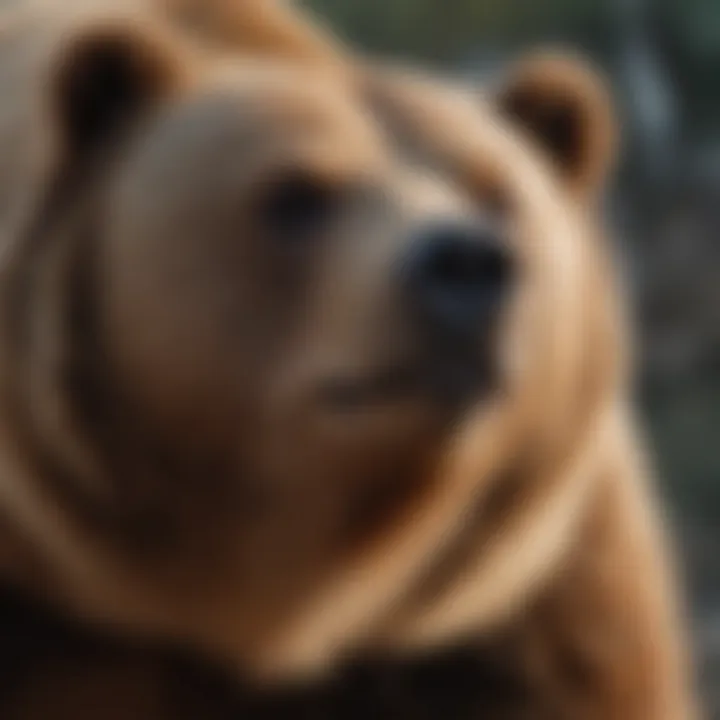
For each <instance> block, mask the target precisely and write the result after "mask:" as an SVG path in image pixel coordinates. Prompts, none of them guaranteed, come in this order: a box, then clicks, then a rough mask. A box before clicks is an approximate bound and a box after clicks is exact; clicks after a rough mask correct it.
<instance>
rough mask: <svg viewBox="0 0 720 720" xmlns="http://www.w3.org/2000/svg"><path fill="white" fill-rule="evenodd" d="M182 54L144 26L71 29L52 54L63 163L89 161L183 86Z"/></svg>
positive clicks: (54, 115)
mask: <svg viewBox="0 0 720 720" xmlns="http://www.w3.org/2000/svg"><path fill="white" fill-rule="evenodd" d="M183 67H184V64H183V62H182V59H181V53H180V52H179V49H178V48H175V46H174V44H173V43H172V42H171V41H170V39H169V38H166V37H164V36H163V35H162V34H159V33H157V32H155V31H154V29H151V28H150V27H146V26H143V25H142V24H140V23H134V22H121V21H114V22H108V23H103V24H90V25H89V26H87V27H82V28H79V29H76V30H73V31H72V32H71V33H69V34H68V36H67V37H66V38H64V40H63V42H62V44H61V46H60V47H59V48H57V52H55V53H53V58H52V67H51V69H50V80H49V82H48V83H47V88H48V91H49V93H50V97H49V107H48V108H47V113H48V116H49V120H50V123H51V127H50V130H51V132H52V133H53V135H54V140H55V142H56V143H57V148H58V150H59V154H60V157H61V162H62V161H67V160H78V159H81V158H85V159H87V157H88V156H89V155H91V154H92V153H94V152H96V151H98V150H100V149H101V148H103V147H104V146H106V145H107V144H109V143H111V142H112V141H113V140H116V139H117V138H118V137H119V136H120V135H121V134H122V133H123V132H124V131H126V130H128V129H129V128H130V126H132V125H133V124H134V123H136V122H139V121H140V120H141V119H142V118H143V117H144V116H146V115H147V114H148V113H150V112H151V111H152V109H153V108H154V107H155V106H156V105H157V104H158V103H159V102H160V101H162V100H163V99H164V98H166V97H168V95H169V94H171V93H172V92H173V91H174V90H176V89H177V88H179V87H180V86H181V85H182V82H183V79H184V72H183Z"/></svg>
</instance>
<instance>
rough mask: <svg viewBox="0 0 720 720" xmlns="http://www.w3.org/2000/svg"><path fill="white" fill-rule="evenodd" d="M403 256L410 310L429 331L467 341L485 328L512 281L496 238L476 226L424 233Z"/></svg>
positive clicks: (451, 226) (447, 226) (445, 226)
mask: <svg viewBox="0 0 720 720" xmlns="http://www.w3.org/2000/svg"><path fill="white" fill-rule="evenodd" d="M407 252H408V254H407V255H406V257H405V262H404V263H403V266H404V273H405V284H406V287H407V290H408V291H409V294H410V302H411V303H412V305H413V307H414V311H415V312H416V313H417V314H418V315H419V316H420V318H421V320H422V322H423V323H424V324H426V325H427V328H428V329H429V330H431V331H435V332H438V333H440V334H441V335H445V336H448V335H450V336H454V337H456V338H458V339H460V338H463V337H464V338H467V339H471V338H473V337H475V336H476V335H477V334H481V333H482V331H483V330H485V329H487V325H488V324H490V323H492V321H493V320H494V318H495V315H496V314H497V312H498V310H499V309H500V307H501V305H502V302H503V300H504V298H505V295H506V292H507V290H508V288H509V285H510V282H511V276H512V259H511V257H510V253H509V250H508V249H507V247H506V246H505V244H504V242H503V238H502V237H501V236H500V234H499V233H498V232H497V231H495V230H493V229H492V228H490V227H487V226H484V225H480V224H478V225H475V224H470V223H468V224H459V223H444V224H438V225H434V226H433V227H430V228H425V229H424V230H422V231H421V232H420V233H419V234H418V236H417V237H416V238H415V239H414V241H413V242H412V243H411V246H410V248H409V250H408V251H407Z"/></svg>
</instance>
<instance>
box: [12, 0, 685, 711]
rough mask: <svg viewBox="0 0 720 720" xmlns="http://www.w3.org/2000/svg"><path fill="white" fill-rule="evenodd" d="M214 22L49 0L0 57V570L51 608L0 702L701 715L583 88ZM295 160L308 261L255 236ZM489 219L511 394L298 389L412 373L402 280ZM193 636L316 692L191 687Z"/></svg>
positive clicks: (33, 615) (242, 670)
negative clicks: (629, 387) (436, 241)
mask: <svg viewBox="0 0 720 720" xmlns="http://www.w3.org/2000/svg"><path fill="white" fill-rule="evenodd" d="M173 7H175V6H174V5H172V6H171V10H172V8H173ZM199 7H202V8H205V9H207V8H212V12H210V13H209V15H203V12H206V10H203V11H201V12H200V16H199V17H200V19H198V15H195V16H192V18H191V20H192V21H191V22H189V23H188V20H187V16H186V15H183V16H182V22H175V20H176V19H178V18H179V16H176V15H175V14H174V10H173V11H172V12H171V14H170V20H171V22H169V21H168V15H167V12H166V10H167V5H165V6H163V7H162V8H160V7H156V6H152V5H151V4H150V3H138V4H137V5H133V6H127V7H125V8H123V9H121V8H119V7H118V6H117V4H116V3H112V2H109V3H104V4H98V3H89V4H87V3H86V4H80V3H77V4H75V3H74V4H73V6H72V11H71V9H70V8H68V7H67V6H63V7H60V6H59V5H57V4H54V3H41V4H39V5H36V6H33V7H29V8H22V9H21V12H20V14H19V15H18V16H17V17H16V18H15V19H13V21H12V23H9V24H8V28H7V29H6V37H5V39H4V41H3V43H2V46H0V91H1V92H2V94H3V97H12V98H13V102H12V103H8V104H7V105H6V106H3V109H2V111H1V112H2V113H3V117H2V123H1V126H2V133H1V134H0V158H2V162H0V167H2V170H1V171H0V173H1V175H0V211H1V212H0V222H1V223H2V225H1V227H2V232H3V237H4V239H5V240H4V241H5V243H6V246H5V247H4V248H3V252H4V256H3V266H2V276H1V277H0V317H1V318H2V321H1V322H0V329H1V331H2V333H3V342H2V344H0V347H2V352H1V353H0V380H1V382H2V385H1V388H2V402H1V403H0V413H1V415H0V429H1V430H2V432H1V433H0V461H1V463H2V473H1V475H0V478H1V480H0V508H2V513H3V519H2V541H3V542H2V547H3V552H2V555H0V560H1V561H2V568H3V575H4V577H5V578H6V583H8V585H10V584H12V586H14V587H15V588H16V589H17V591H18V592H20V593H21V595H22V597H23V598H28V597H34V598H35V599H37V600H40V601H42V602H43V603H44V604H45V605H51V606H52V608H53V612H54V613H58V614H59V615H66V616H68V617H69V620H68V622H70V623H71V627H70V629H68V628H66V627H63V625H62V623H61V622H60V621H57V622H56V621H54V620H53V621H49V624H47V625H46V624H45V623H46V622H48V621H47V620H46V618H45V616H46V612H47V611H45V610H37V611H36V610H34V609H33V608H32V607H31V606H30V605H29V604H28V606H27V607H26V606H25V601H24V600H23V601H20V603H19V604H18V603H15V601H14V600H13V601H9V603H8V610H7V612H6V613H5V616H6V617H7V618H10V621H11V624H15V625H16V626H17V627H20V628H25V627H27V628H28V632H27V636H28V638H33V639H34V640H33V642H30V641H29V640H28V642H27V643H24V642H23V641H22V638H20V640H19V641H18V642H17V643H16V645H15V652H17V653H18V657H20V658H21V661H18V660H17V659H16V658H12V657H11V658H10V660H9V661H8V662H9V663H10V664H11V665H12V666H13V667H15V668H20V670H16V672H20V674H21V675H22V678H24V681H23V682H19V684H18V688H19V689H15V690H14V692H13V693H12V696H13V697H12V700H9V699H7V700H6V706H7V707H8V708H11V710H10V711H9V712H12V713H14V715H12V714H11V715H10V717H16V718H18V720H20V719H27V720H36V719H37V718H48V719H49V720H52V718H54V717H57V718H63V717H93V716H95V715H94V714H93V713H96V712H97V711H96V709H95V710H93V709H91V708H93V707H94V708H97V706H98V705H99V704H105V703H108V704H114V707H115V706H117V713H118V718H120V719H124V718H125V717H133V718H140V719H141V720H144V719H145V718H147V720H159V719H162V718H164V717H182V716H183V715H182V713H185V716H187V717H207V718H213V717H214V716H217V717H226V716H233V714H234V713H238V714H239V715H240V716H242V717H273V716H278V715H277V714H278V713H283V712H284V713H286V715H287V716H288V717H299V716H304V715H303V713H308V714H310V715H311V714H312V713H313V712H316V711H317V712H322V709H323V708H325V710H328V709H329V710H330V711H332V712H333V713H334V715H333V716H338V717H353V714H355V716H360V717H368V716H378V715H379V716H380V717H418V718H420V717H427V716H428V714H427V713H429V712H432V713H433V714H432V717H440V716H444V715H448V714H449V715H450V716H451V717H476V716H479V715H481V716H483V717H488V718H495V717H497V718H505V717H509V718H528V719H529V718H548V719H550V718H553V719H556V718H574V719H575V718H577V719H578V720H580V719H582V718H587V719H588V720H591V719H592V718H598V719H599V718H608V717H612V718H618V720H623V719H624V718H627V719H628V720H631V719H632V720H635V719H636V718H647V719H648V720H665V719H667V720H683V719H684V718H691V717H693V713H694V708H693V707H692V700H691V697H690V695H691V694H690V690H689V688H688V682H687V668H686V661H685V657H684V652H685V651H684V648H683V638H682V633H681V631H680V629H679V624H680V623H679V609H678V608H677V607H676V600H675V591H674V587H673V586H674V582H673V580H672V578H671V576H670V573H669V572H668V570H667V567H666V565H667V557H668V551H667V550H666V549H665V547H664V541H663V538H662V534H663V533H662V526H661V523H660V521H659V513H658V512H657V511H656V509H655V508H654V506H653V500H652V498H653V492H652V490H651V489H649V488H648V486H647V484H646V480H645V477H646V472H645V470H644V468H643V467H642V462H641V460H640V456H641V452H640V450H639V449H638V448H639V446H640V443H638V441H637V440H636V438H635V434H634V430H633V426H634V421H633V419H632V418H631V417H630V413H629V412H628V410H627V408H626V404H625V397H626V387H625V372H626V371H625V358H624V357H623V353H624V350H625V346H626V339H625V337H624V332H623V324H622V313H621V312H620V310H619V308H618V307H617V305H618V303H617V298H618V293H617V288H616V287H615V284H614V280H613V274H612V270H611V263H610V261H609V258H608V257H607V251H606V248H605V246H604V242H603V238H602V233H601V232H600V231H599V230H598V228H597V221H596V217H595V216H596V214H597V211H596V208H595V200H596V196H597V194H598V192H599V191H600V188H601V185H602V183H603V181H604V177H605V175H606V173H607V171H608V168H609V164H610V158H611V156H612V146H613V142H614V137H613V129H612V118H611V113H610V111H609V104H608V101H607V98H606V96H605V94H604V91H603V89H602V86H601V84H600V83H599V82H598V81H597V79H596V78H595V76H594V75H593V74H592V73H591V72H590V71H588V70H586V69H583V67H582V66H580V65H579V64H578V63H574V62H571V61H569V60H567V59H560V58H553V57H547V58H543V59H537V60H535V61H531V62H529V63H528V64H526V65H523V66H521V67H519V68H518V70H517V72H516V73H514V74H513V73H511V74H510V77H509V79H507V80H506V81H505V83H504V84H503V85H501V86H500V87H499V88H498V89H497V90H496V91H495V92H493V93H491V94H488V95H487V96H486V97H484V98H477V97H476V96H474V95H473V94H471V93H468V92H467V91H466V90H465V89H450V87H449V85H448V84H447V83H439V82H433V81H430V80H427V79H423V78H419V77H416V76H413V75H412V74H409V73H406V72H393V71H389V70H387V69H386V68H379V69H378V68H375V67H372V66H365V65H364V64H363V63H362V62H361V61H359V60H357V61H356V60H353V61H352V62H351V61H350V60H349V59H347V60H346V59H343V57H342V53H341V52H340V51H339V50H338V49H337V48H336V46H335V44H334V43H333V42H331V41H330V40H328V41H327V42H326V39H325V38H324V37H323V36H322V34H319V33H318V34H316V33H315V30H314V29H313V28H312V27H307V26H305V25H302V24H298V25H296V24H295V22H296V21H295V20H294V19H292V16H291V15H290V14H287V15H286V14H284V11H283V10H282V8H281V6H280V5H277V6H275V5H274V4H273V5H271V4H268V5H266V6H263V7H264V8H267V9H266V10H263V11H260V10H259V9H258V10H257V14H255V10H253V11H250V12H249V13H247V14H246V13H245V12H238V14H237V15H236V14H235V12H234V7H237V8H241V7H242V8H245V9H247V8H249V7H250V6H249V5H244V6H243V5H242V4H238V5H237V6H232V5H231V4H228V3H213V4H212V5H211V6H197V5H195V9H196V10H197V9H198V8H199ZM252 7H253V8H259V5H253V6H252ZM218 8H219V9H220V10H221V11H222V12H223V13H225V12H230V13H231V14H230V15H221V17H224V18H225V20H224V21H223V22H222V23H220V24H219V25H217V24H215V23H216V21H217V16H215V15H213V12H214V11H215V10H218ZM262 12H267V13H276V12H277V13H279V14H278V16H277V19H273V18H274V16H272V17H271V16H270V15H268V16H264V15H262ZM203 17H205V18H207V17H209V18H210V20H213V21H212V22H210V21H208V22H206V21H205V20H203V19H202V18H203ZM228 18H233V22H230V21H229V20H228ZM236 21H237V23H236ZM298 22H299V21H298ZM257 23H260V24H263V27H266V28H267V32H265V31H263V32H262V33H257V34H256V33H255V29H256V27H257ZM217 28H222V29H223V31H225V30H227V34H225V32H223V36H222V37H220V36H217V37H216V34H217V33H218V32H219V30H217ZM233 28H235V30H234V29H233ZM247 28H251V29H252V32H251V33H249V34H248V32H247ZM288 34H289V35H290V36H291V38H288ZM249 37H255V38H256V41H252V42H250V40H248V38H249ZM198 38H201V39H202V40H203V42H201V43H198V42H197V39H198ZM220 43H223V44H222V45H220ZM236 48H237V49H242V50H243V52H236ZM218 50H220V51H219V52H218ZM260 55H269V57H265V58H264V59H260ZM284 55H288V56H289V57H290V60H291V62H287V61H286V60H283V59H282V57H281V56H284ZM299 59H303V60H308V59H312V60H313V62H310V63H307V62H303V63H299V62H297V61H298V60H299ZM315 60H318V61H319V62H314V61H315ZM328 67H331V68H334V69H337V68H343V69H344V70H348V69H349V72H347V73H345V72H343V73H341V74H340V75H338V74H336V73H330V74H327V73H325V72H321V71H320V70H322V69H324V68H328ZM108 83H113V84H112V85H111V87H112V88H113V89H114V91H115V92H114V94H113V95H111V96H109V97H107V96H104V95H103V94H102V92H101V91H102V88H103V87H106V86H107V85H108ZM118 96H121V97H122V98H123V102H122V103H119V104H118V103H114V102H113V100H114V98H116V97H118ZM103 100H104V101H105V104H103V103H101V102H100V101H103ZM98 108H101V109H103V110H107V112H101V113H99V112H97V109H98ZM369 111H372V112H369ZM418 169H419V170H420V171H418ZM298 174H299V175H300V176H301V180H302V181H303V182H305V183H306V182H308V181H309V182H310V183H311V185H312V187H313V190H319V191H320V192H321V194H322V200H323V203H326V202H327V203H329V204H330V206H331V208H332V209H333V210H334V212H333V214H332V220H330V219H324V220H323V222H321V223H320V224H319V226H317V227H315V226H314V225H313V233H312V234H313V237H312V241H311V242H309V243H308V242H307V238H304V239H303V238H295V237H291V238H286V237H285V235H287V234H288V233H290V234H292V233H293V232H295V231H294V230H293V228H290V229H288V228H280V229H278V228H276V227H275V226H274V225H267V221H270V222H271V223H272V222H273V215H272V207H273V206H272V205H270V206H269V210H268V209H267V207H268V206H266V205H265V203H267V201H268V198H270V199H272V197H273V194H272V191H273V188H278V187H282V183H283V182H285V181H286V180H287V179H288V178H289V179H290V180H293V178H296V179H297V176H298ZM198 180H200V181H199V182H198ZM263 208H265V211H264V213H265V214H263ZM323 208H326V206H325V205H324V204H323V205H321V210H320V211H321V213H322V212H323ZM476 214H480V215H481V216H488V217H489V216H494V215H499V216H500V217H501V218H502V219H503V221H504V222H506V223H507V227H508V233H509V242H510V243H511V246H512V249H513V253H514V255H515V257H516V259H517V263H518V266H519V267H520V269H521V275H520V277H521V282H520V283H519V285H518V288H517V291H516V293H515V296H514V298H513V302H512V303H511V304H510V306H509V307H508V308H507V312H506V317H505V318H504V322H503V325H502V328H501V331H500V332H499V334H498V337H497V341H496V347H495V350H496V352H497V356H498V358H499V360H500V365H501V370H502V372H501V381H502V382H501V384H502V390H500V389H496V391H495V392H493V393H492V394H491V395H490V396H488V397H483V398H482V399H479V400H478V401H477V403H476V404H475V405H474V406H473V407H472V408H471V409H470V410H469V411H467V412H466V413H464V414H462V415H457V416H455V417H451V418H448V417H447V416H446V414H445V413H444V412H441V411H440V409H439V408H438V407H437V406H436V405H435V404H434V403H433V402H429V401H428V400H427V399H425V398H424V397H413V398H412V400H411V401H408V400H404V401H402V402H389V403H387V404H381V405H380V406H379V407H369V408H365V409H361V410H359V411H357V412H356V413H350V414H349V415H343V414H340V415H335V414H334V413H333V412H331V411H328V410H327V409H326V408H324V407H323V406H322V405H321V406H319V407H318V404H317V402H316V401H315V400H314V398H315V397H316V395H315V393H316V392H317V390H318V388H320V389H322V388H324V387H325V385H324V384H325V383H326V382H327V381H328V380H331V381H332V380H335V378H337V377H340V379H341V380H342V379H345V378H348V377H349V378H360V379H362V378H364V377H366V376H369V375H372V374H373V373H375V372H377V371H378V369H384V368H385V367H387V366H388V365H392V364H393V363H397V362H408V360H407V358H408V357H410V358H413V359H414V358H416V357H422V353H423V352H425V350H423V349H422V348H421V347H420V345H419V343H418V340H417V338H416V337H415V336H414V334H413V331H412V329H411V328H410V327H409V324H408V322H407V318H406V317H405V314H404V310H403V307H402V303H401V302H400V300H399V298H398V292H397V289H396V287H395V286H394V284H393V277H392V274H391V268H392V267H394V261H395V259H396V258H397V257H398V256H399V255H400V254H401V253H402V252H404V251H405V250H406V249H407V246H408V244H409V243H410V242H411V241H412V238H413V237H414V234H415V233H416V231H418V230H421V229H422V228H423V227H424V226H425V225H426V224H427V223H428V222H430V221H432V220H433V218H435V217H437V216H443V217H452V218H461V219H462V218H465V219H466V218H468V217H474V216H475V215H476ZM323 218H324V215H323ZM311 222H312V218H311ZM277 233H280V234H282V235H283V238H281V240H283V241H287V240H288V239H289V240H290V241H291V242H295V241H297V240H300V241H301V242H300V243H297V244H295V245H291V246H290V247H284V246H278V245H277V242H276V241H277V240H278V238H276V237H275V234H277ZM288 253H290V254H288ZM28 603H29V601H28ZM98 623H101V624H102V630H100V629H97V630H94V629H93V628H94V627H95V626H96V625H97V624H98ZM80 625H84V626H85V628H86V629H85V630H81V629H80V627H79V626H80ZM86 633H87V637H86V636H85V634H86ZM97 634H99V635H101V636H103V635H104V636H105V638H104V639H103V637H96V636H95V635H97ZM108 635H109V636H110V637H112V638H114V640H110V639H109V638H108V637H107V636H108ZM118 644H119V645H118ZM11 645H12V644H11ZM178 647H179V648H180V650H178V652H182V653H183V654H189V655H191V656H193V657H195V656H197V658H198V659H205V660H206V661H208V662H214V663H217V664H218V665H221V666H224V667H225V668H226V670H227V671H228V673H229V675H231V676H232V677H235V678H238V677H239V678H240V680H239V681H238V682H240V683H241V684H242V683H244V684H245V685H246V686H247V687H252V688H258V687H260V685H259V683H260V682H261V681H262V682H268V681H273V682H280V683H286V682H290V681H298V680H307V682H308V683H309V684H310V685H309V688H308V690H307V692H306V691H304V690H303V691H301V692H300V693H299V695H295V694H292V695H291V696H290V697H284V698H282V699H279V700H278V699H275V700H273V699H272V698H270V697H265V696H263V695H262V694H261V695H258V694H257V693H258V692H260V691H259V690H253V691H250V690H247V689H246V690H243V689H242V685H241V687H237V686H235V687H231V688H229V689H228V688H226V687H220V685H221V684H222V683H220V681H217V680H209V681H208V684H205V679H204V672H203V671H200V670H196V669H195V668H193V667H191V668H189V669H188V668H187V667H185V665H184V664H183V663H182V662H181V661H180V660H178V659H177V658H176V657H175V650H174V648H178ZM58 648H60V650H58ZM8 652H10V650H8ZM458 658H459V659H458ZM58 661H59V663H58ZM346 662H352V663H359V667H360V669H356V670H348V671H343V670H338V672H340V677H339V678H335V679H332V676H331V677H330V678H328V677H327V675H326V673H327V672H328V671H331V670H333V669H339V668H343V667H344V666H345V663H346ZM416 663H419V665H416ZM425 663H429V665H428V666H427V667H426V666H425ZM448 668H449V670H448ZM343 673H344V674H343ZM423 678H424V679H423ZM428 678H434V679H432V680H430V679H428ZM438 678H440V679H438ZM439 682H442V683H443V684H445V683H451V685H450V687H448V688H447V689H445V690H444V691H443V692H442V693H440V698H439V699H437V698H436V694H437V684H438V683H439ZM387 683H394V685H393V688H395V689H393V688H389V689H388V685H387ZM105 698H107V700H106V699H105ZM117 698H122V701H123V702H124V703H127V707H121V706H120V705H118V704H117ZM215 704H216V705H217V707H214V705H215ZM53 713H54V715H53ZM63 713H65V714H64V715H63ZM226 713H227V715H226Z"/></svg>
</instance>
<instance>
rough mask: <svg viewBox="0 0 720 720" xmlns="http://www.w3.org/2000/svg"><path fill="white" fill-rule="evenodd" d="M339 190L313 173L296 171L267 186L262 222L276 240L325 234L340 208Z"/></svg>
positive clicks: (293, 240)
mask: <svg viewBox="0 0 720 720" xmlns="http://www.w3.org/2000/svg"><path fill="white" fill-rule="evenodd" d="M338 194H339V191H338V189H337V188H335V187H332V186H331V185H330V184H329V183H328V182H326V181H324V180H323V179H322V178H320V177H318V176H315V175H313V174H311V173H305V172H293V173H289V174H288V175H286V176H285V177H282V178H280V179H276V180H274V181H273V182H271V184H270V185H269V186H268V187H267V189H266V192H265V194H264V198H263V200H262V201H261V208H260V214H261V216H260V219H261V222H262V223H263V226H264V227H265V229H266V231H268V232H269V233H270V234H271V235H272V236H273V237H276V238H278V239H280V240H288V241H290V242H295V241H298V240H300V241H303V240H307V239H310V238H311V237H312V236H314V235H315V234H316V233H317V232H319V231H321V230H322V229H323V228H324V227H325V225H326V224H327V223H328V222H329V220H330V219H331V217H332V216H333V215H334V213H335V211H336V209H337V207H338V201H339V198H338Z"/></svg>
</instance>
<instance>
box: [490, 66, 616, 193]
mask: <svg viewBox="0 0 720 720" xmlns="http://www.w3.org/2000/svg"><path fill="white" fill-rule="evenodd" d="M494 98H495V102H496V103H497V106H498V107H499V109H500V112H501V113H502V115H503V117H505V118H506V119H508V120H509V121H510V122H511V123H513V124H514V125H515V126H517V127H519V128H520V129H521V131H523V132H524V133H526V135H527V137H528V138H529V139H530V140H531V141H532V142H533V143H535V144H536V145H537V146H539V147H540V148H541V150H542V151H543V152H544V153H545V154H546V156H547V157H548V158H549V159H550V161H551V162H552V163H553V165H554V166H555V167H556V169H557V171H558V172H559V173H560V177H561V178H562V180H563V181H564V182H565V183H566V184H567V185H568V187H569V188H570V190H571V191H572V192H575V193H577V194H578V195H579V196H581V197H585V198H588V197H592V196H593V195H594V194H595V193H597V192H598V191H599V190H600V189H601V187H602V186H603V184H604V181H605V179H606V177H607V175H608V173H609V172H610V169H611V167H612V165H613V164H614V160H615V154H616V144H617V128H616V124H615V115H614V109H613V103H612V99H611V97H610V92H609V90H608V88H607V86H606V85H605V83H604V81H603V79H602V77H601V75H600V74H599V73H597V72H596V71H595V70H594V69H593V68H591V67H590V66H589V64H588V63H586V62H585V61H584V60H581V59H579V58H576V57H573V56H571V55H566V54H556V53H536V54H533V55H531V56H529V57H527V58H525V59H522V60H520V61H519V62H518V63H517V64H516V65H515V66H514V67H513V68H511V69H510V72H509V73H508V74H507V75H506V76H505V77H504V78H503V80H502V82H501V83H499V84H498V86H497V87H496V88H495V96H494Z"/></svg>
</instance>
